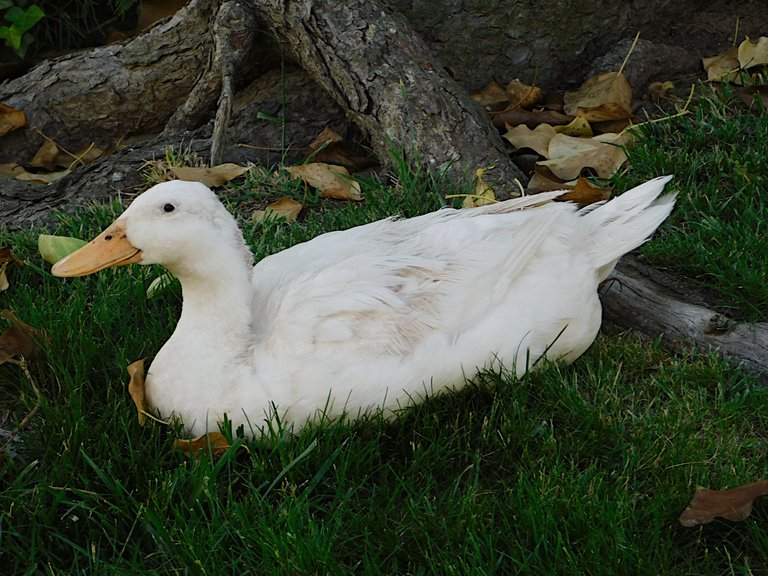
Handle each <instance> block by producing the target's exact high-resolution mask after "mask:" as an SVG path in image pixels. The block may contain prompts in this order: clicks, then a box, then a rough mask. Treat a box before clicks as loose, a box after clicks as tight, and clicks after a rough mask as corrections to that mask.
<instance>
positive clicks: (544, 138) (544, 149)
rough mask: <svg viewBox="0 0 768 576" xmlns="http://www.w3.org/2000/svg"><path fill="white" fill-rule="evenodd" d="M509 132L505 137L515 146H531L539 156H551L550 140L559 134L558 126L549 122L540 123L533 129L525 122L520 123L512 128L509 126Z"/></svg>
mask: <svg viewBox="0 0 768 576" xmlns="http://www.w3.org/2000/svg"><path fill="white" fill-rule="evenodd" d="M507 128H508V130H507V133H506V134H504V136H503V137H504V138H505V139H506V140H508V141H509V142H510V143H511V144H512V146H514V147H515V148H530V149H531V150H533V151H534V152H536V154H538V155H539V156H543V157H544V158H549V141H550V140H552V137H553V136H554V135H555V134H557V128H553V127H552V126H550V125H549V124H539V125H538V126H536V128H535V129H533V130H531V129H530V128H528V126H526V125H525V124H520V125H519V126H515V127H514V128H511V127H509V126H507Z"/></svg>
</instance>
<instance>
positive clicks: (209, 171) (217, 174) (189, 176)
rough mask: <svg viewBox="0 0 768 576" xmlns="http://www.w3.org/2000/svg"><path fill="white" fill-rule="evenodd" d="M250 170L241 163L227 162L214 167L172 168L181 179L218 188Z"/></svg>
mask: <svg viewBox="0 0 768 576" xmlns="http://www.w3.org/2000/svg"><path fill="white" fill-rule="evenodd" d="M247 171H248V167H247V166H240V165H239V164H233V163H231V162H230V163H227V164H219V165H218V166H214V167H213V168H201V167H190V166H180V167H176V168H171V172H173V174H174V176H176V178H178V179H179V180H185V181H187V182H202V183H203V184H205V185H206V186H209V187H211V188H216V187H218V186H223V185H224V184H226V183H227V182H229V181H230V180H234V179H235V178H237V177H238V176H242V175H243V174H245V173H246V172H247Z"/></svg>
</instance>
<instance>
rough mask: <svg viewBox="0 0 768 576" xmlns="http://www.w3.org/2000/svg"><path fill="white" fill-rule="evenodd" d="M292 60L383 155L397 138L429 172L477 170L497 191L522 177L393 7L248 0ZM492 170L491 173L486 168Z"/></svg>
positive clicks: (370, 1)
mask: <svg viewBox="0 0 768 576" xmlns="http://www.w3.org/2000/svg"><path fill="white" fill-rule="evenodd" d="M255 4H256V6H257V7H258V9H259V12H260V13H261V15H262V18H263V19H264V21H265V22H266V24H267V26H268V27H269V28H270V29H271V30H273V31H274V32H275V33H276V35H277V38H278V39H280V40H281V41H283V42H284V43H285V44H286V45H287V47H288V49H289V51H290V53H291V55H292V56H293V58H294V60H296V61H297V62H301V65H302V67H303V68H304V69H305V70H307V72H309V74H310V75H311V76H312V78H313V79H314V80H315V81H316V82H317V83H318V84H319V85H321V86H322V87H323V88H324V89H325V90H326V92H327V93H328V94H330V95H331V96H332V97H333V98H334V99H335V100H336V102H337V103H338V104H339V105H340V106H341V107H342V108H343V109H344V110H346V111H347V114H348V115H349V117H350V118H351V119H352V121H354V122H355V123H356V124H357V125H358V126H359V127H360V128H361V129H362V130H363V132H364V133H365V134H366V135H367V136H368V137H369V138H370V139H371V144H372V147H373V149H374V151H375V152H376V153H377V154H378V156H379V157H380V158H386V157H387V153H388V151H389V149H390V147H391V146H392V144H393V143H394V144H395V145H396V146H397V147H400V148H402V149H403V150H404V151H405V152H406V153H407V154H408V153H410V154H414V153H415V154H418V155H419V156H420V160H422V161H424V162H426V163H427V164H428V165H429V166H430V167H432V168H434V169H442V168H446V167H448V168H449V170H451V171H453V172H454V173H456V174H457V175H458V176H460V177H469V176H471V175H472V173H473V172H474V170H475V169H476V168H478V167H485V168H487V169H489V170H488V171H487V172H486V174H485V177H487V180H488V181H489V182H491V183H492V184H496V189H497V191H498V192H501V193H503V192H504V191H506V193H507V194H509V195H516V194H519V192H518V191H517V190H516V187H515V186H514V184H513V180H514V179H515V178H518V179H521V180H525V177H524V176H523V175H522V172H520V170H519V169H517V167H516V166H515V165H514V164H513V163H512V162H511V161H510V159H509V157H508V154H507V153H506V151H505V149H504V144H503V143H502V141H501V138H500V137H499V135H498V133H497V132H496V131H495V130H494V129H493V127H492V126H491V123H490V120H489V119H488V117H487V115H486V114H485V112H484V111H483V110H482V109H481V108H480V107H479V106H478V105H477V104H475V102H474V101H472V99H471V98H470V97H469V95H468V94H467V92H466V91H465V90H464V89H462V88H461V87H460V86H459V85H458V84H457V83H456V82H455V81H454V80H453V79H451V78H450V76H449V75H448V74H447V73H446V72H445V70H444V69H443V67H442V65H441V63H440V62H439V61H438V60H437V58H436V57H435V56H434V54H433V53H432V51H431V50H430V49H429V47H428V46H427V45H426V44H425V43H424V41H423V40H422V39H421V38H420V37H419V35H418V34H416V33H415V31H414V30H413V29H412V28H411V26H410V25H409V24H408V22H407V21H406V20H405V19H404V18H403V17H402V16H401V15H399V14H398V13H396V12H393V11H392V10H390V9H389V8H388V7H387V6H386V5H385V4H382V3H379V2H377V1H375V0H348V1H346V2H338V1H336V0H255ZM491 168H492V169H491Z"/></svg>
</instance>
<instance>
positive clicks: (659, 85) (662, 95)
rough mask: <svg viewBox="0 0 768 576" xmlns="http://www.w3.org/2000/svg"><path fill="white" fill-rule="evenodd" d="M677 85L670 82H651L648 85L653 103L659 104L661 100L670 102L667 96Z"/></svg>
mask: <svg viewBox="0 0 768 576" xmlns="http://www.w3.org/2000/svg"><path fill="white" fill-rule="evenodd" d="M674 87H675V85H674V84H673V83H672V82H670V81H669V80H667V81H665V82H651V83H650V84H649V85H648V93H649V94H650V95H651V101H652V102H653V103H654V104H658V103H659V102H660V101H661V100H670V99H672V98H670V97H669V96H668V95H667V94H668V93H669V91H670V90H672V89H674Z"/></svg>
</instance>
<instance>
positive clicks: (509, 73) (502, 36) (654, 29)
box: [390, 0, 768, 90]
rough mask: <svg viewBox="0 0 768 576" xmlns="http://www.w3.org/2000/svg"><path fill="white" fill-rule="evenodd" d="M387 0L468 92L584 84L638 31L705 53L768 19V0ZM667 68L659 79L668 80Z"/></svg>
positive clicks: (761, 29) (756, 32) (757, 30)
mask: <svg viewBox="0 0 768 576" xmlns="http://www.w3.org/2000/svg"><path fill="white" fill-rule="evenodd" d="M390 2H391V4H392V5H393V6H394V7H395V8H396V9H397V10H399V11H400V12H401V13H402V14H404V15H405V16H406V17H407V18H408V20H409V21H410V22H411V24H412V25H413V27H414V28H415V29H416V31H417V32H419V34H421V36H422V37H423V38H424V39H425V40H426V41H427V42H428V43H429V45H430V46H431V47H432V48H433V49H434V50H435V51H436V52H437V54H438V56H439V57H440V59H441V60H442V61H443V63H444V64H445V65H446V66H447V67H448V69H449V70H450V72H451V74H452V75H453V77H454V78H456V79H457V80H458V81H459V82H460V83H461V84H462V86H464V87H465V88H466V89H468V90H476V89H478V88H481V87H482V86H484V85H485V84H487V83H488V81H489V80H490V79H491V78H495V79H496V80H498V81H499V82H509V81H510V80H512V79H513V78H520V79H521V80H523V81H525V82H529V83H530V82H535V83H536V84H537V85H539V86H542V87H544V88H553V87H560V88H562V87H564V86H566V85H567V84H574V83H580V82H582V81H583V80H584V73H585V71H586V69H587V68H588V66H589V64H590V63H591V62H592V60H594V59H595V58H598V57H600V56H602V55H603V54H605V53H606V52H608V51H609V50H610V49H611V48H612V47H613V46H614V44H616V43H617V42H618V41H619V40H621V39H623V38H632V37H634V36H635V34H636V33H637V32H640V34H641V38H643V39H646V40H653V41H655V42H662V43H668V44H670V45H673V46H684V47H686V48H687V49H692V52H693V57H694V58H695V59H700V58H701V57H702V56H710V55H714V54H717V53H719V52H721V51H722V50H723V49H724V47H728V46H730V45H731V44H732V42H733V36H734V32H735V30H736V28H738V30H739V35H740V36H741V37H742V38H743V36H744V35H745V34H746V35H749V36H752V37H757V36H760V35H761V34H764V33H765V30H766V25H768V22H767V21H766V16H767V14H768V11H767V10H766V3H765V2H764V1H763V0H707V1H702V2H679V1H675V0H633V1H632V2H614V1H611V0H560V1H558V2H531V1H530V0H483V1H472V0H445V1H444V2H439V3H436V2H434V1H432V0H390ZM737 21H738V24H737ZM624 56H626V51H624V52H623V54H622V59H623V57H624ZM630 61H631V60H630ZM620 62H621V60H619V63H620ZM614 69H615V68H614ZM669 73H670V71H669V70H666V74H667V75H666V76H665V77H659V78H654V79H655V80H656V79H663V80H669V79H670V77H669ZM662 74H663V73H662ZM633 87H634V88H636V89H640V88H641V86H640V85H637V86H634V85H633Z"/></svg>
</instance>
